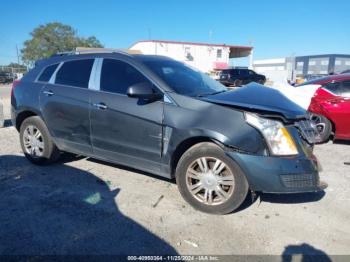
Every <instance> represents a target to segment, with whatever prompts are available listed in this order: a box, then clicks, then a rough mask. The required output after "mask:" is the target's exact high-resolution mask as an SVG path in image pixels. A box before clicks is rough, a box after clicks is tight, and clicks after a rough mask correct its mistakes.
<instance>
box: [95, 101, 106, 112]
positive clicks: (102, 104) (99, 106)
mask: <svg viewBox="0 0 350 262" xmlns="http://www.w3.org/2000/svg"><path fill="white" fill-rule="evenodd" d="M93 106H94V107H96V108H97V109H101V110H105V109H107V108H108V107H107V106H106V104H104V103H95V104H93Z"/></svg>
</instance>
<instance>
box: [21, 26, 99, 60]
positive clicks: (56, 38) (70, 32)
mask: <svg viewBox="0 0 350 262" xmlns="http://www.w3.org/2000/svg"><path fill="white" fill-rule="evenodd" d="M30 35H31V37H32V38H31V39H29V40H27V41H25V42H24V48H23V49H22V50H21V54H22V60H23V62H24V63H25V64H27V65H33V63H34V62H35V61H36V60H38V59H42V58H45V57H49V56H51V55H53V54H56V53H58V52H65V51H72V50H74V49H75V48H76V47H103V45H102V44H101V43H100V41H99V40H98V39H97V38H96V37H94V36H90V37H87V38H84V37H79V36H78V35H77V32H76V30H75V29H73V28H72V27H71V26H69V25H64V24H62V23H48V24H45V25H40V26H38V27H37V28H35V29H34V30H33V31H32V32H31V33H30Z"/></svg>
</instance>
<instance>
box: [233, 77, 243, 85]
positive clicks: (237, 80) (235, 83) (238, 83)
mask: <svg viewBox="0 0 350 262" xmlns="http://www.w3.org/2000/svg"><path fill="white" fill-rule="evenodd" d="M233 85H234V86H241V85H242V81H241V80H239V79H236V80H235V81H234V82H233Z"/></svg>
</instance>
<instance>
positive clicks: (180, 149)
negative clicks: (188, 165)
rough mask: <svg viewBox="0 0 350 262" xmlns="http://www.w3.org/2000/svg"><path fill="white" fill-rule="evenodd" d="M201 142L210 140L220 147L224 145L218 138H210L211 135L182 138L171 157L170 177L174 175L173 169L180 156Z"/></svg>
mask: <svg viewBox="0 0 350 262" xmlns="http://www.w3.org/2000/svg"><path fill="white" fill-rule="evenodd" d="M203 142H211V143H213V144H216V145H218V146H219V147H221V148H224V147H225V146H224V145H223V144H222V143H221V142H219V141H218V140H216V139H214V138H211V137H208V136H196V137H190V138H187V139H185V140H183V141H182V142H180V143H179V144H178V145H177V147H176V149H175V151H174V153H173V154H172V157H171V163H170V168H171V177H175V170H176V167H177V164H178V163H179V160H180V158H181V156H182V155H183V154H184V153H185V152H186V151H187V150H188V149H189V148H191V147H192V146H194V145H196V144H199V143H203Z"/></svg>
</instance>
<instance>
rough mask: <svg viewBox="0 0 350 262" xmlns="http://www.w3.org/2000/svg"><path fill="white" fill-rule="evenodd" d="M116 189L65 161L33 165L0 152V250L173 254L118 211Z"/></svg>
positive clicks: (12, 252) (13, 252) (8, 252)
mask: <svg viewBox="0 0 350 262" xmlns="http://www.w3.org/2000/svg"><path fill="white" fill-rule="evenodd" d="M120 190H121V189H120V188H118V189H115V190H111V189H110V188H109V187H108V185H107V184H106V183H105V182H104V181H103V180H101V179H99V178H98V177H96V176H95V175H93V174H92V173H90V172H87V171H85V170H81V169H77V168H74V167H70V166H67V165H65V164H60V165H53V166H34V165H32V164H30V162H28V161H27V160H26V159H25V158H24V157H21V156H15V155H2V156H0V254H1V255H101V254H103V255H116V254H117V255H147V254H149V255H156V254H157V255H158V254H159V255H160V254H163V255H165V254H170V255H175V254H176V253H177V252H176V250H175V249H174V248H173V247H172V246H171V245H169V244H168V243H166V242H165V241H164V240H162V239H161V238H159V237H158V236H157V235H155V234H153V233H151V232H150V231H148V230H147V229H146V228H144V227H143V226H141V225H140V224H138V223H137V222H136V221H133V220H132V219H130V218H129V217H127V216H125V215H123V214H122V213H121V212H120V210H119V208H118V206H117V204H116V197H118V193H119V192H120Z"/></svg>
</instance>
